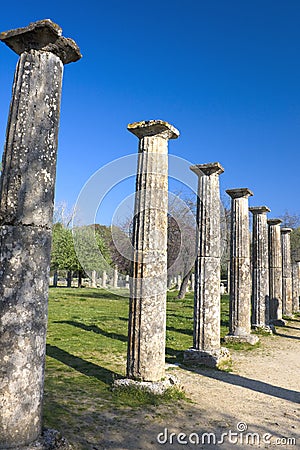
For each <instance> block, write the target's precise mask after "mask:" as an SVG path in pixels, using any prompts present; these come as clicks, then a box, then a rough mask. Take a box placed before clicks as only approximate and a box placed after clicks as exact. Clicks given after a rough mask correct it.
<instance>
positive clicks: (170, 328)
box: [167, 326, 193, 336]
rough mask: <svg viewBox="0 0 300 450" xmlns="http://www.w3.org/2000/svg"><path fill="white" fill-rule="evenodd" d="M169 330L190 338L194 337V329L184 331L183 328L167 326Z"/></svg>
mask: <svg viewBox="0 0 300 450" xmlns="http://www.w3.org/2000/svg"><path fill="white" fill-rule="evenodd" d="M167 330H168V331H175V332H176V333H181V334H187V335H189V336H193V329H192V328H191V329H188V328H186V329H182V328H176V327H170V326H167Z"/></svg>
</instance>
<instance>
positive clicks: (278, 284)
mask: <svg viewBox="0 0 300 450" xmlns="http://www.w3.org/2000/svg"><path fill="white" fill-rule="evenodd" d="M281 222H282V220H281V219H269V220H268V221H267V223H268V226H269V229H268V234H269V236H268V240H269V285H270V323H271V324H272V325H277V326H284V325H285V322H284V321H283V320H282V251H281V237H280V234H281V233H280V224H281Z"/></svg>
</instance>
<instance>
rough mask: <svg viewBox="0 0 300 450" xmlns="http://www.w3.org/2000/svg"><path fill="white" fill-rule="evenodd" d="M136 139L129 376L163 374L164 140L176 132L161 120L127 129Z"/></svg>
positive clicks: (139, 377) (147, 377) (156, 376)
mask: <svg viewBox="0 0 300 450" xmlns="http://www.w3.org/2000/svg"><path fill="white" fill-rule="evenodd" d="M128 130H129V131H131V132H132V133H133V134H135V135H136V136H137V137H138V138H139V155H138V169H137V177H136V196H135V216H134V221H133V241H132V242H133V249H134V254H133V262H132V282H131V283H130V305H129V339H128V357H127V376H128V377H129V378H133V379H137V380H142V381H151V382H152V381H159V380H161V379H162V378H163V377H164V376H165V330H166V292H167V212H168V140H169V139H176V138H177V137H178V136H179V132H178V130H176V128H174V127H173V126H172V125H170V124H168V123H167V122H163V121H162V120H150V121H146V122H137V123H133V124H130V125H128Z"/></svg>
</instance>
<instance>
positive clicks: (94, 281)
mask: <svg viewBox="0 0 300 450" xmlns="http://www.w3.org/2000/svg"><path fill="white" fill-rule="evenodd" d="M91 287H92V288H96V287H97V272H96V270H92V276H91Z"/></svg>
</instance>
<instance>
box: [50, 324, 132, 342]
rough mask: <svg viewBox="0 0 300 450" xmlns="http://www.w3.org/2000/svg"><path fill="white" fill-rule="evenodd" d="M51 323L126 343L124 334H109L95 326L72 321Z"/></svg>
mask: <svg viewBox="0 0 300 450" xmlns="http://www.w3.org/2000/svg"><path fill="white" fill-rule="evenodd" d="M53 323H65V324H67V325H72V326H73V327H77V328H81V329H82V330H85V331H92V332H93V333H96V334H101V335H102V336H105V337H108V338H110V339H117V340H119V341H122V342H127V336H124V334H118V333H109V332H108V331H105V330H102V328H99V327H98V326H97V325H86V324H85V323H82V322H75V321H73V320H57V321H54V322H53Z"/></svg>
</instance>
